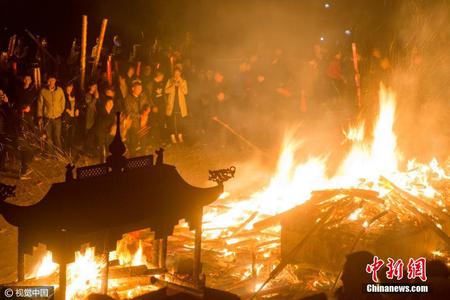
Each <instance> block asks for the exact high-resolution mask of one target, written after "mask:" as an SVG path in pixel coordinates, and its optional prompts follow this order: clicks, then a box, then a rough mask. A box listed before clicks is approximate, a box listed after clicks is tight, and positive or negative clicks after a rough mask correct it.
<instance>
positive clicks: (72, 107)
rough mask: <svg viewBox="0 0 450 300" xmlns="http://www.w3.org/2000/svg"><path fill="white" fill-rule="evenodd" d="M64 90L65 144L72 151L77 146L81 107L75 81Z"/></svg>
mask: <svg viewBox="0 0 450 300" xmlns="http://www.w3.org/2000/svg"><path fill="white" fill-rule="evenodd" d="M64 92H65V96H66V110H65V111H64V114H63V124H64V126H63V127H64V146H65V148H66V150H67V151H71V150H72V149H73V147H74V146H75V139H76V133H77V127H78V117H79V116H80V109H79V103H78V100H77V99H76V97H75V94H74V88H73V83H68V84H67V85H66V89H65V91H64Z"/></svg>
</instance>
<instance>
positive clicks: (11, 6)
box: [0, 0, 397, 51]
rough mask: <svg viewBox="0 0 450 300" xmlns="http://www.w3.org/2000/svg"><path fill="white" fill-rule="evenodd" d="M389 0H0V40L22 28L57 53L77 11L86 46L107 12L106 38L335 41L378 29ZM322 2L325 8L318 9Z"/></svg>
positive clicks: (385, 21)
mask: <svg viewBox="0 0 450 300" xmlns="http://www.w3.org/2000/svg"><path fill="white" fill-rule="evenodd" d="M393 2H397V1H382V0H360V1H351V0H340V1H337V0H334V1H333V0H330V1H322V0H290V1H289V0H247V1H235V0H228V1H223V0H214V1H213V0H160V1H154V0H124V1H122V0H101V1H96V0H67V1H63V0H59V1H56V0H42V1H20V0H0V3H1V7H2V8H1V11H0V18H1V20H2V21H1V25H2V26H3V27H4V28H5V27H6V28H8V29H7V30H5V29H3V30H2V33H3V34H2V35H3V37H2V38H3V42H4V40H5V37H6V38H7V36H9V34H10V33H11V32H15V33H21V32H23V29H24V28H28V29H29V30H31V31H32V32H33V33H36V34H39V33H40V34H42V35H44V36H47V37H48V38H49V42H50V47H52V46H53V48H56V49H57V51H66V49H68V48H69V47H70V42H71V40H72V39H73V38H74V37H79V36H80V31H81V28H80V27H81V15H82V14H88V17H89V33H88V36H89V41H90V44H92V43H93V41H94V40H95V37H96V36H97V35H98V32H99V29H100V23H101V20H102V18H103V17H107V18H108V19H109V24H108V29H107V34H108V36H107V39H108V40H110V38H111V36H112V34H114V33H119V34H120V35H121V36H122V37H123V39H125V40H128V41H135V40H136V39H137V38H138V37H139V36H140V32H141V31H142V32H143V33H144V34H145V37H146V38H147V39H151V38H153V37H154V36H155V35H159V36H163V37H165V38H166V39H167V38H168V37H169V38H180V36H182V35H183V33H184V32H186V31H193V32H194V36H195V37H196V39H197V40H201V41H207V42H208V43H210V44H218V45H220V46H225V47H233V46H234V45H239V44H240V43H243V42H244V41H249V40H252V39H254V38H256V37H261V36H262V37H264V38H265V39H269V40H273V41H275V42H281V43H283V42H284V43H286V42H287V41H289V42H290V41H291V40H292V39H293V38H295V39H297V38H301V39H303V40H308V39H310V40H315V39H317V38H318V37H319V36H320V35H321V34H324V33H325V34H328V35H329V36H333V37H335V36H339V38H340V39H341V38H344V37H343V36H342V35H343V30H344V29H346V28H352V29H354V33H355V35H358V34H359V35H360V36H362V35H363V33H364V34H365V35H366V33H367V32H380V30H382V31H383V32H384V33H385V32H386V31H387V29H386V28H387V27H388V26H389V20H390V19H391V15H392V12H393V11H395V3H393ZM325 3H330V4H331V8H330V9H324V4H325ZM380 20H382V22H380ZM380 26H381V27H383V26H384V27H386V26H387V27H386V28H382V29H380V28H381V27H380ZM336 31H338V33H337V32H336ZM6 32H7V34H5V33H6ZM371 35H373V34H371Z"/></svg>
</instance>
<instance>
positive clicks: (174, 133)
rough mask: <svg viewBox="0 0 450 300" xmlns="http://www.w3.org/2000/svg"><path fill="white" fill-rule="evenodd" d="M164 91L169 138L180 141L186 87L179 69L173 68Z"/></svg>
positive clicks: (184, 116)
mask: <svg viewBox="0 0 450 300" xmlns="http://www.w3.org/2000/svg"><path fill="white" fill-rule="evenodd" d="M165 92H166V94H167V103H166V116H167V119H168V120H167V125H168V126H167V127H168V130H169V133H170V139H171V140H172V143H174V144H175V143H177V142H180V143H182V142H183V119H184V118H186V117H187V115H188V109H187V104H186V95H187V93H188V88H187V82H186V80H184V79H183V78H182V77H181V70H180V69H177V68H175V69H174V71H173V76H172V78H170V79H169V80H168V81H167V84H166V88H165ZM177 138H178V140H177Z"/></svg>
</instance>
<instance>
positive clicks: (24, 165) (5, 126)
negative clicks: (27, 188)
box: [0, 90, 33, 180]
mask: <svg viewBox="0 0 450 300" xmlns="http://www.w3.org/2000/svg"><path fill="white" fill-rule="evenodd" d="M20 123H21V119H20V117H18V115H17V112H16V111H15V110H14V109H13V107H12V105H11V103H10V102H9V101H8V97H7V96H6V94H4V93H3V91H2V90H0V170H4V169H5V158H6V151H7V149H11V150H13V152H14V154H15V155H17V156H18V158H19V159H20V173H19V178H20V179H21V180H23V179H30V177H28V175H30V173H31V172H32V170H31V169H30V168H29V164H30V162H31V161H32V160H33V152H32V151H31V149H30V147H29V145H28V143H27V141H26V140H25V138H24V135H23V133H24V132H23V130H24V128H23V127H22V126H21V124H20Z"/></svg>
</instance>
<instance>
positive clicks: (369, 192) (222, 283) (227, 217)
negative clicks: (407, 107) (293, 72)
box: [29, 86, 450, 299]
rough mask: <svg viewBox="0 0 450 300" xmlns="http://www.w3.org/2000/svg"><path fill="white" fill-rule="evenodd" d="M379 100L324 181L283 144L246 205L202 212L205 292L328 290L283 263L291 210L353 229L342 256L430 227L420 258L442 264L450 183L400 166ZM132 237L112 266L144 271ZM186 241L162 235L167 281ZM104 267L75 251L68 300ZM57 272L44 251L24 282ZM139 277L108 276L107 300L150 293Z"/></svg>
mask: <svg viewBox="0 0 450 300" xmlns="http://www.w3.org/2000/svg"><path fill="white" fill-rule="evenodd" d="M379 100H380V101H379V114H378V117H377V120H376V122H375V123H374V127H373V132H371V133H370V134H369V133H368V132H366V129H365V123H364V122H361V123H360V124H356V126H352V127H350V128H349V129H348V130H346V131H345V132H344V136H345V137H346V139H347V140H348V141H349V142H350V143H351V145H352V146H351V148H350V150H349V152H348V154H347V155H346V157H345V159H344V160H343V161H342V163H341V165H340V166H339V168H338V169H337V171H336V173H335V174H334V175H333V176H328V175H327V159H326V158H323V157H316V158H311V159H308V160H307V161H305V162H298V161H296V155H295V154H296V151H297V150H298V149H299V147H300V146H301V143H299V142H297V141H293V140H292V139H289V140H287V141H286V142H285V144H284V147H283V149H282V152H281V154H280V157H279V161H278V166H277V170H276V173H275V175H274V176H273V177H272V179H271V180H270V182H269V184H268V185H267V186H266V187H265V188H263V189H261V190H259V191H258V192H256V193H254V194H252V195H251V196H250V197H248V198H246V199H235V198H233V196H232V195H230V194H223V195H222V196H221V198H220V200H218V201H217V203H214V204H213V205H211V206H210V207H208V208H206V211H205V212H204V216H203V230H204V231H203V243H202V245H203V246H202V247H203V252H202V260H203V272H204V274H205V276H206V284H207V285H208V286H211V287H215V288H219V289H224V290H229V291H232V292H237V293H239V294H240V295H242V296H244V297H245V296H250V295H251V294H252V293H253V292H255V291H257V290H262V291H260V292H261V293H266V294H277V293H280V291H282V290H286V287H287V286H290V289H292V287H293V286H294V287H298V289H299V290H301V291H311V290H320V289H324V290H326V289H330V288H332V287H333V286H335V284H336V282H337V278H338V277H337V275H338V273H336V270H332V269H333V268H332V267H331V268H330V269H327V268H325V267H324V266H320V264H316V265H314V262H313V261H312V260H310V262H312V263H311V264H308V265H307V266H306V267H305V265H306V264H303V265H302V264H299V263H297V264H293V265H289V266H287V262H292V261H295V260H296V259H288V260H289V261H285V260H286V259H281V256H282V255H281V248H282V247H280V244H281V243H280V232H281V226H280V222H279V221H277V220H280V218H278V216H280V214H281V215H282V214H283V213H284V214H285V212H286V211H289V210H292V209H294V208H296V207H298V208H297V209H303V210H306V209H311V213H310V216H309V218H310V219H312V220H313V222H312V223H313V224H309V227H311V226H313V225H314V224H320V225H321V226H322V228H328V229H330V228H337V227H339V226H340V228H341V230H344V229H345V230H353V231H354V230H355V228H357V229H356V234H354V235H353V237H354V236H356V239H354V241H353V242H350V244H351V246H350V247H349V248H347V249H346V250H343V251H347V252H348V251H351V250H354V249H355V248H357V247H356V244H357V243H358V241H359V240H362V239H364V236H363V234H362V233H364V234H368V233H369V232H376V233H377V234H379V235H380V234H381V235H383V232H386V230H387V229H386V228H388V227H389V225H388V224H391V225H392V224H394V225H395V224H397V225H398V224H400V225H401V224H403V223H405V222H412V221H411V220H419V221H418V222H421V223H423V224H427V225H431V226H432V227H433V232H434V233H436V235H437V236H438V237H439V238H440V239H441V240H442V241H444V243H441V244H440V247H441V248H439V249H438V248H433V249H430V253H428V254H429V255H430V256H432V255H434V256H443V257H445V258H448V253H449V252H448V251H449V250H450V245H449V238H448V231H449V227H448V224H447V223H448V220H449V214H448V208H449V206H450V198H449V187H450V185H449V179H450V177H449V176H448V175H447V174H446V168H445V167H441V166H440V165H439V163H438V161H437V160H436V159H433V160H431V161H430V162H429V163H427V164H423V163H419V162H417V161H416V160H409V161H407V162H406V163H405V161H404V160H402V155H401V153H400V151H399V149H397V137H396V135H395V133H394V131H393V127H394V122H395V112H396V99H395V94H394V93H393V92H392V91H391V90H389V89H387V88H385V87H383V86H381V88H380V94H379ZM400 164H403V165H406V168H405V169H404V170H400V169H399V165H400ZM324 195H326V196H325V197H324ZM305 203H306V204H311V205H313V204H314V205H316V206H315V207H314V209H315V210H314V209H312V208H311V207H309V208H308V207H307V206H306V205H305V206H300V207H299V205H302V204H305ZM336 203H340V208H342V209H340V210H339V211H338V210H337V209H336V207H335V206H334V204H336ZM368 203H369V204H368ZM389 212H393V214H389ZM389 215H390V216H389ZM393 216H395V217H393ZM306 219H307V217H305V220H306ZM394 219H395V220H396V221H393V220H394ZM314 221H315V222H314ZM414 222H416V221H414ZM414 222H413V223H414ZM416 225H417V224H416ZM355 226H356V227H355ZM309 227H308V225H307V224H306V225H305V229H304V230H305V232H306V235H308V233H311V232H312V231H311V230H314V228H315V227H314V226H313V228H312V229H310V228H309ZM322 234H324V232H323V231H322ZM133 236H135V237H138V238H134V239H133V238H131V237H130V236H128V235H127V236H126V237H124V240H121V241H119V243H118V248H117V251H116V252H115V253H111V255H110V257H111V258H113V259H116V260H117V264H118V266H119V267H126V266H128V267H130V266H139V265H144V266H146V268H150V269H151V268H155V266H153V265H152V264H151V263H150V261H151V259H150V258H147V257H146V253H151V239H152V236H151V234H140V235H138V234H134V235H133ZM316 236H317V237H320V234H319V233H316ZM139 237H140V238H141V239H139ZM302 239H303V238H302ZM193 240H194V236H193V233H191V232H189V230H188V227H187V224H185V223H183V222H180V225H179V226H177V228H176V229H175V231H174V236H172V237H170V238H169V257H172V258H173V259H172V261H168V266H169V269H168V271H169V273H171V274H170V275H169V274H168V275H166V276H165V279H166V280H169V281H176V282H183V280H185V279H186V278H184V277H183V278H182V277H181V276H177V275H176V273H177V272H176V271H177V270H176V267H174V268H171V267H170V266H176V265H177V263H179V262H180V261H183V259H188V258H189V257H190V256H192V249H193V243H194V242H193ZM318 241H319V239H317V238H316V239H312V238H310V239H309V240H308V241H307V242H308V243H309V244H314V243H318ZM298 242H300V240H299V241H298ZM360 244H361V245H368V244H365V243H360ZM130 245H133V246H131V247H130ZM433 247H434V245H433ZM288 248H289V247H288ZM313 248H314V247H312V248H311V247H309V249H313ZM286 251H287V253H288V254H287V255H283V257H288V258H289V257H290V256H291V255H293V256H296V255H297V254H298V253H297V252H301V249H299V247H298V245H296V246H292V247H290V249H288V250H286ZM345 254H346V253H343V255H345ZM318 255H320V253H319V254H318ZM316 256H317V255H316ZM326 259H327V257H323V258H322V260H326ZM316 261H317V260H316ZM339 263H341V261H340V260H338V262H337V264H339ZM104 264H105V263H104V261H103V260H101V259H99V257H96V256H95V255H94V249H92V248H86V249H85V250H84V251H83V252H82V253H77V255H76V260H75V262H74V263H72V265H70V266H69V272H68V277H69V278H68V288H67V297H68V299H72V298H82V297H84V296H86V294H87V293H90V292H95V291H97V292H98V291H100V285H101V280H100V279H101V272H102V269H103V267H104ZM306 270H308V271H306ZM311 270H312V271H311ZM56 271H57V266H55V264H54V263H53V262H52V260H51V254H46V255H45V256H44V257H43V259H42V263H41V264H40V266H38V267H36V268H35V272H34V274H31V275H30V276H29V277H35V278H36V277H41V278H42V277H43V276H44V277H45V276H47V277H46V278H47V279H48V280H51V278H53V277H54V276H53V277H52V275H51V274H52V273H53V274H55V272H56ZM333 271H334V272H333ZM144 273H145V272H144ZM144 273H140V274H137V275H136V274H132V272H131V271H130V273H129V276H128V277H126V276H125V277H122V278H120V279H114V278H111V277H110V280H109V294H111V295H113V296H116V297H118V298H131V297H133V296H136V295H138V294H142V293H144V292H146V291H149V290H153V289H155V288H156V287H155V286H153V285H152V284H151V283H150V282H149V281H148V280H147V281H145V280H139V276H141V277H143V276H148V273H145V274H144ZM268 279H269V280H268ZM55 281H56V280H55ZM264 283H268V284H267V285H266V284H264Z"/></svg>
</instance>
